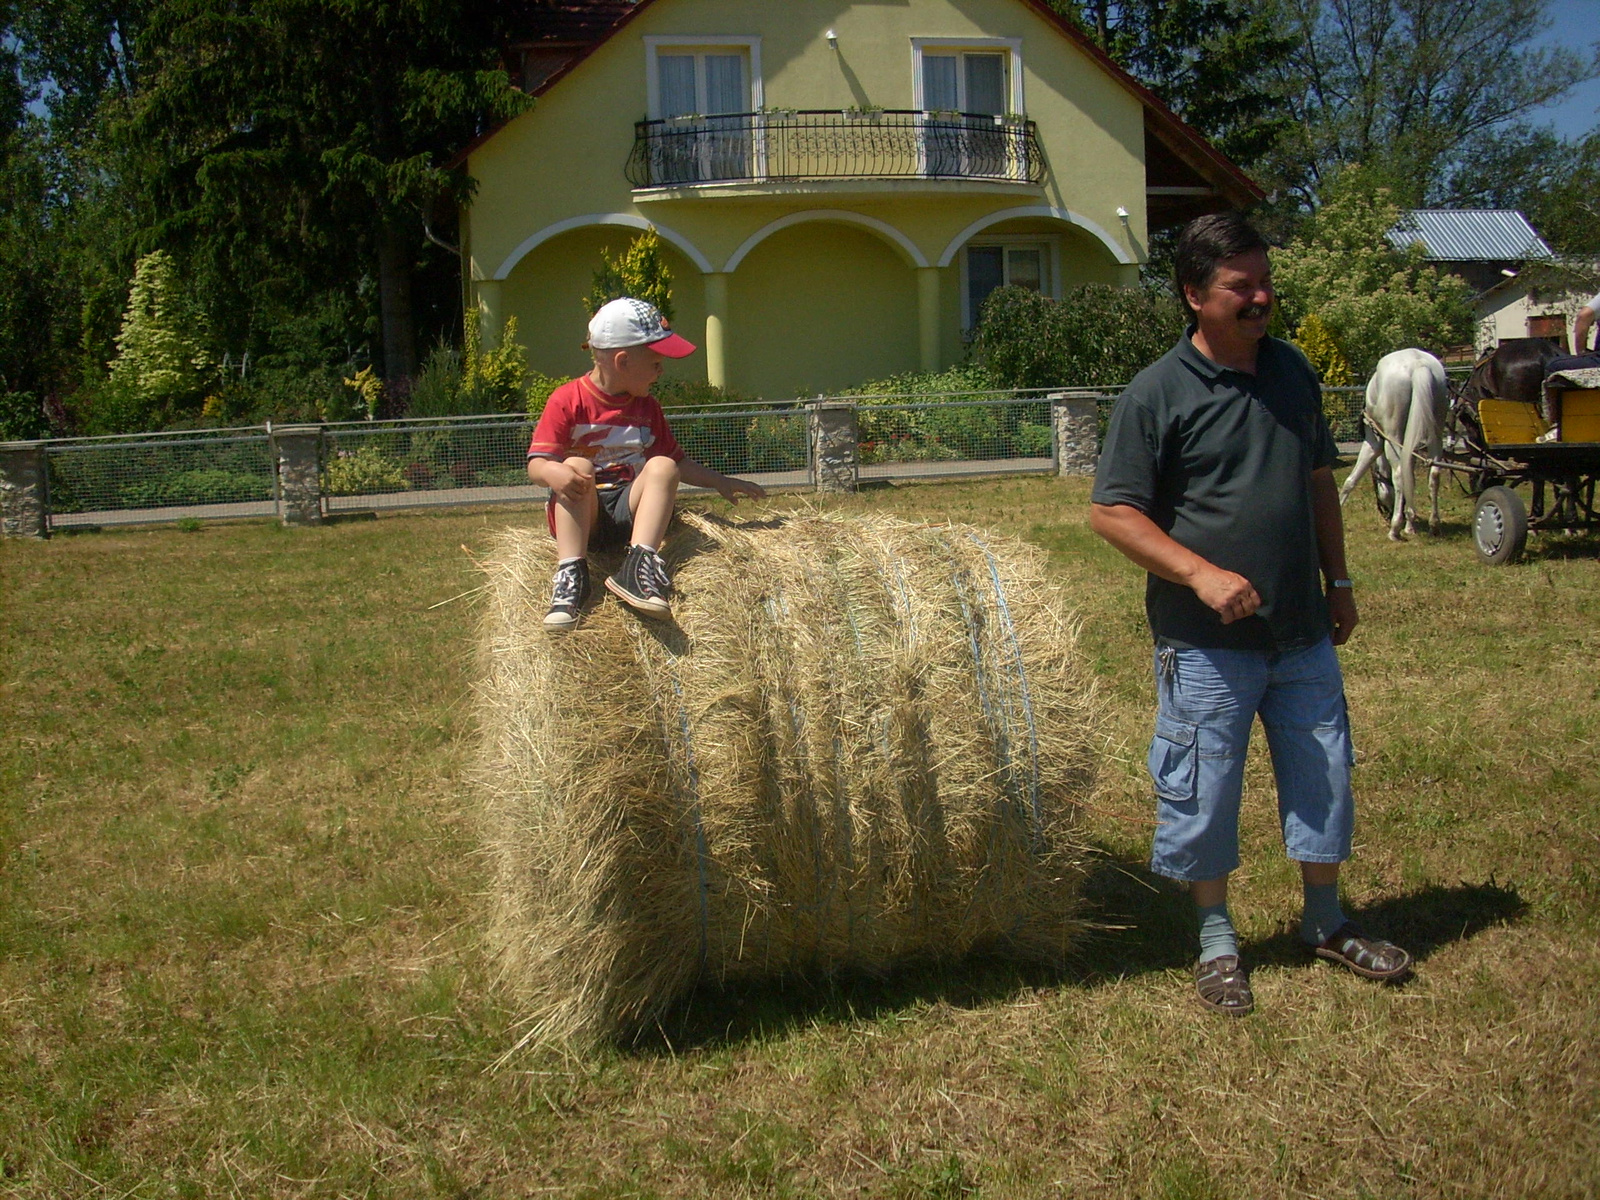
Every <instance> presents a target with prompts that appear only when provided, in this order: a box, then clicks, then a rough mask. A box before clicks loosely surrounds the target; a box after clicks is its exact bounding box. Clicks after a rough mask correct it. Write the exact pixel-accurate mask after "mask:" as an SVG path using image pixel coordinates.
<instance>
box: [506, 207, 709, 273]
mask: <svg viewBox="0 0 1600 1200" xmlns="http://www.w3.org/2000/svg"><path fill="white" fill-rule="evenodd" d="M585 225H625V226H627V227H628V228H629V229H651V228H654V229H655V231H656V232H657V233H658V234H660V235H661V240H662V241H664V242H668V243H670V244H672V245H674V246H676V247H677V248H678V249H679V250H681V251H683V253H684V255H685V257H687V258H688V259H689V261H690V262H692V263H694V265H695V266H697V267H699V268H700V270H701V271H702V272H703V273H704V274H707V275H709V274H711V273H712V272H713V271H715V270H716V268H715V267H713V266H712V265H711V260H710V259H709V258H707V257H706V256H705V255H704V254H702V253H700V250H699V248H698V247H697V246H696V245H695V244H694V243H693V242H691V241H690V240H689V239H688V238H686V237H684V236H683V235H682V234H681V233H676V232H674V231H673V230H671V229H668V228H667V227H666V226H664V225H662V224H661V223H660V222H659V221H648V220H646V219H645V218H644V217H641V216H637V215H635V214H634V213H586V214H585V215H583V216H581V217H568V218H567V219H566V220H565V221H557V222H556V223H555V224H554V225H546V226H545V227H544V228H543V229H541V230H539V232H538V233H536V234H534V235H532V236H531V237H528V238H525V239H524V240H523V241H522V242H521V243H520V244H519V245H518V246H517V248H516V249H515V250H513V251H512V252H511V253H510V254H508V255H506V259H505V261H504V262H503V263H501V264H500V265H499V267H497V268H496V269H495V273H494V274H493V275H491V276H490V277H489V278H491V279H506V278H509V277H510V275H511V272H512V271H513V270H514V269H515V268H516V265H517V264H518V263H519V262H521V261H522V260H523V259H524V258H526V257H527V256H528V255H529V254H530V253H531V252H532V251H533V250H534V249H535V248H536V247H537V246H538V245H539V244H540V243H542V242H548V241H549V240H550V239H551V238H553V237H556V236H558V235H559V234H563V233H566V232H568V231H569V230H573V229H582V228H583V227H584V226H585Z"/></svg>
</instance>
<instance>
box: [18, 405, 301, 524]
mask: <svg viewBox="0 0 1600 1200" xmlns="http://www.w3.org/2000/svg"><path fill="white" fill-rule="evenodd" d="M45 461H46V466H47V470H48V473H49V492H48V496H49V505H50V512H51V523H52V524H53V525H55V526H58V527H71V526H73V525H81V524H106V523H108V522H109V521H114V520H116V519H117V518H119V517H120V518H121V519H122V520H123V521H124V522H132V521H164V520H173V519H176V516H181V515H183V514H184V513H185V512H187V510H189V509H193V508H201V507H203V508H207V509H210V510H213V511H215V512H217V513H218V514H223V513H225V514H226V515H228V516H268V515H271V514H272V513H273V512H274V511H276V504H275V498H276V490H275V489H276V461H275V459H274V456H273V454H272V448H271V439H270V437H269V435H268V433H267V431H266V430H265V429H259V430H257V429H248V430H234V429H224V430H214V431H212V430H205V431H195V432H193V433H181V434H162V435H157V436H146V437H131V438H130V437H126V436H122V437H109V438H63V439H58V440H54V441H51V442H49V443H48V444H47V445H46V447H45Z"/></svg>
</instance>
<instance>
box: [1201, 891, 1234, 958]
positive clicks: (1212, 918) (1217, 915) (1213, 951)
mask: <svg viewBox="0 0 1600 1200" xmlns="http://www.w3.org/2000/svg"><path fill="white" fill-rule="evenodd" d="M1195 912H1197V913H1198V914H1199V916H1200V961H1201V962H1210V961H1211V960H1212V959H1213V958H1216V957H1217V956H1218V955H1219V954H1232V955H1234V956H1235V957H1237V956H1238V953H1239V935H1238V933H1237V932H1235V931H1234V928H1233V922H1232V921H1231V920H1230V919H1229V917H1228V902H1227V901H1226V900H1224V901H1223V902H1222V903H1221V904H1208V905H1200V906H1196V908H1195Z"/></svg>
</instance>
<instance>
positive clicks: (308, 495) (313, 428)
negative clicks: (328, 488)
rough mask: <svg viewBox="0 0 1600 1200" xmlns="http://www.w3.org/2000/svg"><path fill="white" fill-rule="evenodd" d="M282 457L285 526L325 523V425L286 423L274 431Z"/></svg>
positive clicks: (275, 448)
mask: <svg viewBox="0 0 1600 1200" xmlns="http://www.w3.org/2000/svg"><path fill="white" fill-rule="evenodd" d="M272 452H273V455H274V456H275V457H276V458H277V460H278V517H279V518H280V519H281V520H282V521H283V523H284V524H285V525H320V524H322V428H321V426H318V425H286V426H284V427H283V428H281V429H274V430H273V431H272Z"/></svg>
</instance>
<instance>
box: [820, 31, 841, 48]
mask: <svg viewBox="0 0 1600 1200" xmlns="http://www.w3.org/2000/svg"><path fill="white" fill-rule="evenodd" d="M823 36H824V37H826V38H827V39H828V45H829V46H831V47H832V48H833V49H835V50H837V49H838V48H839V35H838V34H837V33H835V32H834V31H833V30H831V29H830V30H828V32H827V33H826V34H824V35H823Z"/></svg>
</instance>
